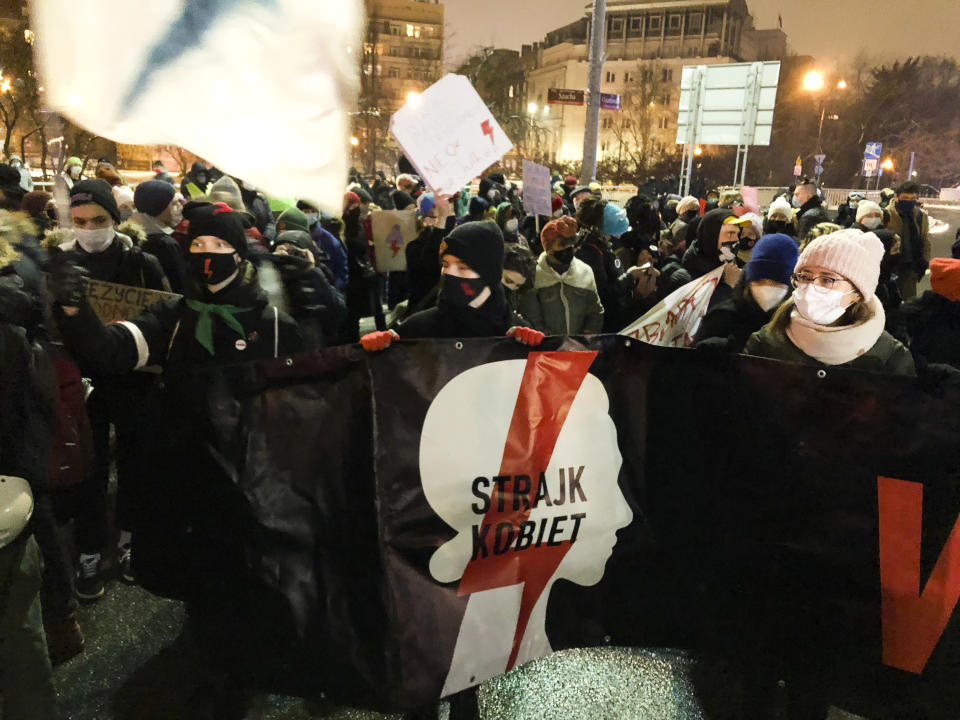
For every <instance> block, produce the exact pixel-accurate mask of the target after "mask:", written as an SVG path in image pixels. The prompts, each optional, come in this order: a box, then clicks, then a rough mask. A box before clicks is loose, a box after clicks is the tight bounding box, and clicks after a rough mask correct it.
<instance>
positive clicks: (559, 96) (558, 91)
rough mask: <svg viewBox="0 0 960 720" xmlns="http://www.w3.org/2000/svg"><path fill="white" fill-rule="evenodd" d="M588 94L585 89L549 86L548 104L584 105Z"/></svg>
mask: <svg viewBox="0 0 960 720" xmlns="http://www.w3.org/2000/svg"><path fill="white" fill-rule="evenodd" d="M585 98H586V95H585V94H584V92H583V90H566V89H564V88H549V89H548V90H547V105H583V104H584V102H585V101H586V100H585Z"/></svg>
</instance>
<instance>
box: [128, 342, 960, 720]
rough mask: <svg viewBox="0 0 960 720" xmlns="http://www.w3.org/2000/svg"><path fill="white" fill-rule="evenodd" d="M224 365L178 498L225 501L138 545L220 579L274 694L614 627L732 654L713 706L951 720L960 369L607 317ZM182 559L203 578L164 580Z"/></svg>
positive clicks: (186, 586)
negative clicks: (538, 332)
mask: <svg viewBox="0 0 960 720" xmlns="http://www.w3.org/2000/svg"><path fill="white" fill-rule="evenodd" d="M203 385H204V387H206V388H207V389H208V390H209V392H208V397H210V398H211V400H210V402H211V403H212V404H211V405H209V406H208V407H206V408H205V409H204V411H203V412H202V413H199V414H198V416H197V417H196V418H194V420H195V422H194V423H193V425H190V427H191V431H190V438H187V437H185V431H183V430H182V429H181V431H180V434H179V436H178V434H177V433H176V432H173V430H171V432H173V434H174V436H175V437H176V441H177V442H178V443H180V446H181V447H183V445H184V444H185V443H188V442H193V444H194V445H195V446H197V454H196V456H197V457H198V458H204V459H202V460H198V461H197V462H196V463H195V467H194V470H196V473H194V474H193V475H192V476H193V477H194V478H202V483H198V482H196V481H195V480H189V483H190V486H191V487H190V488H184V490H183V492H186V493H187V494H188V495H189V497H190V498H191V502H192V504H193V506H195V507H203V505H204V503H210V502H216V506H217V507H219V508H222V510H221V511H220V512H219V513H218V514H217V515H216V516H215V517H213V518H208V519H207V520H206V521H205V522H204V521H198V520H196V519H194V520H191V521H189V522H187V521H184V522H183V523H182V525H183V527H181V528H179V530H178V529H174V530H173V531H171V529H170V528H169V526H166V527H165V528H164V530H165V532H166V535H164V537H165V538H167V539H166V543H167V545H168V547H167V548H166V551H164V550H160V551H158V552H157V553H156V554H155V556H154V557H152V558H151V557H148V558H146V559H144V560H141V562H143V564H144V567H145V568H148V569H152V570H153V575H152V576H151V575H150V573H149V572H148V573H146V575H145V577H147V578H148V579H147V580H146V583H147V585H148V587H153V589H156V590H158V591H163V592H167V593H169V594H177V595H179V596H182V597H186V598H188V599H190V600H191V602H192V603H194V604H199V605H201V606H202V605H203V604H204V602H209V600H207V601H204V600H203V599H202V598H204V597H206V598H210V597H216V598H223V597H224V595H225V594H226V595H227V596H228V597H229V598H230V600H229V603H226V602H221V601H220V600H217V601H216V602H214V603H213V604H214V605H215V606H216V607H215V610H216V611H217V612H216V617H217V618H218V621H219V622H220V623H221V624H222V629H223V632H222V637H223V639H224V646H225V648H227V652H226V653H225V654H226V655H229V656H230V657H231V658H232V659H233V660H234V661H236V662H237V663H239V664H245V665H246V667H247V669H248V670H249V671H250V672H251V673H252V674H253V675H255V676H256V677H257V678H258V680H259V681H260V682H262V683H264V684H265V685H268V686H269V687H271V688H276V689H278V690H280V691H285V692H297V693H302V694H308V695H309V694H315V693H318V692H320V691H323V692H325V693H327V694H328V695H330V696H332V697H334V698H336V699H339V700H341V701H344V702H349V703H353V704H357V705H365V706H371V707H378V708H382V709H401V708H409V707H413V706H416V705H419V704H422V703H425V702H429V701H431V700H433V699H436V698H438V697H440V696H441V695H445V694H449V693H452V692H456V691H457V690H460V689H462V688H465V687H469V686H471V685H474V684H477V683H479V682H481V681H483V680H484V679H486V678H489V677H492V676H495V675H498V674H501V673H503V672H505V671H507V670H509V669H510V668H512V667H515V666H517V665H519V664H522V663H523V662H525V661H527V660H529V659H532V658H535V657H538V656H540V655H543V654H545V653H548V652H550V651H551V650H556V649H559V648H564V647H576V646H589V645H601V644H612V645H628V646H649V647H682V648H691V649H692V650H694V651H695V652H697V653H700V654H701V655H702V656H703V657H705V658H708V659H710V660H711V662H706V663H700V665H701V666H702V667H711V666H715V667H718V668H719V667H723V668H725V671H724V672H725V673H726V674H724V675H723V676H722V677H721V676H719V675H717V676H714V677H710V676H709V673H708V674H706V675H705V676H704V677H702V678H697V683H698V684H697V687H698V691H699V693H700V695H701V698H700V699H701V701H702V703H703V704H704V706H705V707H706V708H707V710H708V711H710V712H711V713H712V715H711V716H712V717H727V716H729V717H745V716H751V717H760V716H763V715H764V714H769V712H770V708H772V707H773V706H782V705H783V704H784V703H787V704H789V705H790V708H791V712H794V713H797V714H798V716H802V715H803V714H804V713H809V715H810V716H816V715H817V714H818V713H820V711H821V710H823V709H825V708H826V706H827V705H829V704H835V705H840V706H842V707H845V708H847V709H850V710H851V711H854V712H858V713H860V714H864V715H868V716H870V717H873V718H884V717H890V718H898V717H927V718H938V717H944V718H946V717H955V716H956V715H957V712H958V708H960V682H958V680H960V628H958V626H957V623H958V621H957V620H956V618H954V617H953V615H955V614H956V613H955V612H954V610H955V607H956V605H957V600H958V597H960V523H958V513H960V391H958V390H957V389H956V388H955V387H951V386H948V385H947V384H946V383H942V382H934V381H931V380H923V379H920V380H918V379H913V378H901V377H892V376H881V375H873V374H868V373H862V372H857V371H851V370H843V369H827V370H820V369H817V368H809V367H801V366H795V365H788V364H783V363H777V362H773V361H767V360H761V359H754V358H744V357H738V356H727V355H714V354H704V353H702V352H697V351H689V350H674V349H665V348H655V347H651V346H648V345H645V344H643V343H638V342H636V341H631V340H630V339H628V338H623V337H616V336H602V337H595V338H592V339H590V340H588V341H582V343H580V342H576V341H573V340H565V341H561V340H560V339H548V340H547V342H545V343H544V345H543V347H541V348H538V349H537V351H535V352H528V351H527V349H526V348H524V347H523V346H521V345H519V344H517V343H515V342H513V341H510V340H502V341H500V340H472V341H467V340H465V341H455V340H449V341H445V340H440V341H432V342H417V343H412V342H400V343H397V344H395V345H394V346H393V347H391V348H389V349H388V350H387V351H385V352H383V353H379V354H376V355H368V354H363V353H362V352H360V351H359V350H358V349H356V348H338V349H334V350H331V351H325V352H323V353H318V354H313V355H305V356H301V357H296V358H292V359H289V360H281V361H279V362H274V363H270V364H266V365H263V366H260V367H257V368H246V369H243V370H237V371H236V372H234V373H232V374H231V373H223V374H220V375H218V376H217V378H216V379H215V380H211V379H209V378H208V379H206V380H205V381H204V383H203ZM194 394H196V393H194ZM204 413H206V414H208V416H209V417H210V418H211V419H210V420H209V421H207V422H208V423H209V427H206V428H205V430H204V431H203V432H197V429H196V423H198V422H201V419H200V418H201V416H202V415H203V414H204ZM177 427H180V428H183V427H187V425H178V426H177ZM198 438H205V440H203V441H202V442H201V441H200V440H198ZM210 438H213V440H212V442H209V441H208V440H209V439H210ZM200 445H203V447H202V448H200V447H199V446H200ZM158 446H163V443H158ZM179 462H180V463H181V473H180V474H181V476H183V472H182V456H181V458H180V459H179ZM160 465H162V463H161V461H159V460H158V467H159V466H160ZM188 475H189V473H188ZM184 482H187V481H184ZM170 487H171V486H170V485H169V484H168V485H167V486H166V488H165V490H166V491H168V490H169V489H170ZM170 495H171V494H170V493H169V492H165V493H163V496H162V497H156V498H154V499H153V500H154V507H155V508H156V511H155V513H154V516H153V517H154V520H155V523H154V525H153V530H152V531H151V529H150V525H149V523H148V527H147V529H145V531H144V532H143V534H142V537H143V538H144V540H143V541H141V543H142V544H143V545H146V544H148V542H149V539H150V538H151V537H154V536H156V535H158V534H159V533H158V532H157V527H158V526H159V525H161V523H159V522H156V520H157V519H158V518H164V517H165V513H164V511H163V505H164V502H168V501H167V500H166V499H165V498H168V497H170ZM209 537H212V538H214V540H213V542H212V545H207V546H206V547H208V548H210V547H213V548H214V549H213V550H209V549H208V550H207V551H206V552H208V553H210V556H211V557H210V561H209V562H208V563H206V564H205V565H204V564H202V563H201V560H198V559H197V558H196V556H195V555H190V548H191V547H193V546H195V545H196V544H197V543H201V544H202V543H203V542H206V541H207V539H208V538H209ZM177 538H179V539H177ZM171 545H176V546H177V547H173V548H171V547H170V546H171ZM230 548H234V549H233V550H230ZM137 552H138V549H135V556H136V555H137ZM231 552H232V553H234V554H236V555H237V557H236V558H235V562H226V563H225V562H223V557H224V555H226V556H229V555H230V553H231ZM188 556H189V557H190V558H191V559H190V561H189V563H188V564H190V565H191V566H192V567H194V568H195V570H196V572H197V574H198V575H200V576H202V578H203V579H202V580H198V579H196V578H192V579H188V580H183V578H184V577H185V575H184V573H183V572H182V568H181V570H180V571H179V572H172V571H170V570H169V569H167V570H166V571H165V570H164V567H163V564H164V562H165V561H166V560H167V559H169V558H170V557H188ZM188 575H189V574H188ZM173 578H181V580H183V581H182V582H181V585H180V586H177V583H176V582H174V580H173ZM198 583H199V584H198ZM198 598H200V599H198ZM227 604H228V605H229V611H226V612H225V611H224V605H227ZM231 641H232V642H231ZM730 673H732V675H731V674H730ZM731 677H735V678H737V680H736V682H735V683H734V682H732V681H731V680H730V678H731ZM784 687H787V688H789V691H784V690H783V688H784ZM798 708H799V709H798ZM821 716H822V715H821Z"/></svg>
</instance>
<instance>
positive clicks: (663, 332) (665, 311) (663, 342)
mask: <svg viewBox="0 0 960 720" xmlns="http://www.w3.org/2000/svg"><path fill="white" fill-rule="evenodd" d="M722 275H723V266H722V265H721V266H720V267H718V268H717V269H715V270H713V271H711V272H708V273H707V274H706V275H703V276H702V277H698V278H697V279H696V280H693V281H692V282H689V283H687V284H686V285H684V286H683V287H681V288H677V289H676V290H674V291H673V292H672V293H670V294H669V295H667V296H666V297H665V298H664V299H663V300H661V301H660V302H658V303H657V304H656V305H654V306H653V308H651V309H650V312H648V313H647V314H646V315H644V316H643V317H642V318H640V319H639V320H637V321H635V322H634V323H633V324H632V325H629V326H628V327H626V328H624V329H623V330H621V331H620V335H626V336H628V337H632V338H635V339H637V340H642V341H643V342H645V343H649V344H650V345H660V346H661V347H690V345H692V344H693V338H694V337H696V334H697V330H698V329H699V328H700V321H701V320H703V316H704V315H705V314H706V313H707V305H709V304H710V298H711V297H713V291H714V290H716V288H717V285H718V284H719V283H720V277H721V276H722Z"/></svg>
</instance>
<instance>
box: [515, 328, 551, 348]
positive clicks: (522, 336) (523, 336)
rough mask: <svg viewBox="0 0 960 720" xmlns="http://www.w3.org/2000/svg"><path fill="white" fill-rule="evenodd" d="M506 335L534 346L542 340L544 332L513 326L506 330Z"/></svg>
mask: <svg viewBox="0 0 960 720" xmlns="http://www.w3.org/2000/svg"><path fill="white" fill-rule="evenodd" d="M507 337H511V338H513V339H514V340H516V341H517V342H520V343H523V344H524V345H529V346H530V347H536V346H537V345H539V344H540V343H542V342H543V338H544V334H543V333H542V332H540V331H539V330H534V329H533V328H529V327H519V326H514V327H512V328H510V329H509V330H507Z"/></svg>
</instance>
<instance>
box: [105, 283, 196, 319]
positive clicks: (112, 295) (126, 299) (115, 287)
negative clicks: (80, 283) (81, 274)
mask: <svg viewBox="0 0 960 720" xmlns="http://www.w3.org/2000/svg"><path fill="white" fill-rule="evenodd" d="M168 299H171V300H179V299H180V296H179V295H177V294H176V293H168V292H163V291H161V290H150V289H148V288H139V287H133V286H131V285H120V284H118V283H111V282H104V281H102V280H87V300H88V301H89V303H90V307H91V308H92V309H93V311H94V312H95V313H96V314H97V317H98V318H100V320H101V321H102V322H105V323H112V322H117V321H120V320H129V319H130V318H133V317H136V316H137V315H139V314H140V313H141V312H143V310H144V308H147V307H149V306H150V305H152V304H153V303H155V302H158V301H160V300H168Z"/></svg>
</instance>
